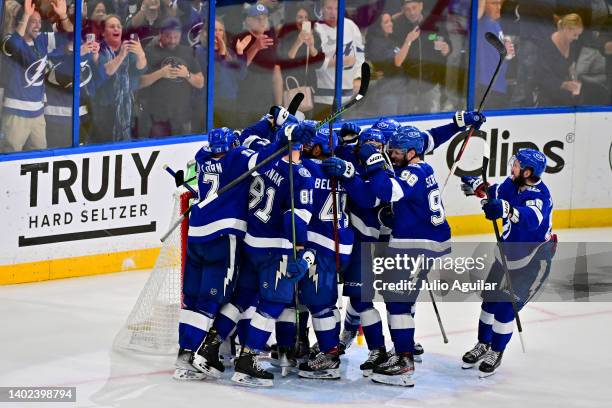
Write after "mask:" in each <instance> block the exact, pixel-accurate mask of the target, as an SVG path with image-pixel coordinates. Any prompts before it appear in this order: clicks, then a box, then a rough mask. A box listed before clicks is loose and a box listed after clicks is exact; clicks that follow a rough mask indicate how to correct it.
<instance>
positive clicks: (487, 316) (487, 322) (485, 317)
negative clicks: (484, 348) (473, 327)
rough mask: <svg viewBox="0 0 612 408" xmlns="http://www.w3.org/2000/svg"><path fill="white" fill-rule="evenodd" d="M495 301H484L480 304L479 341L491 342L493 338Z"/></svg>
mask: <svg viewBox="0 0 612 408" xmlns="http://www.w3.org/2000/svg"><path fill="white" fill-rule="evenodd" d="M494 312H495V303H493V302H482V305H481V306H480V319H478V341H479V342H480V343H486V344H491V341H492V340H493V321H494V320H495V317H494V315H493V313H494Z"/></svg>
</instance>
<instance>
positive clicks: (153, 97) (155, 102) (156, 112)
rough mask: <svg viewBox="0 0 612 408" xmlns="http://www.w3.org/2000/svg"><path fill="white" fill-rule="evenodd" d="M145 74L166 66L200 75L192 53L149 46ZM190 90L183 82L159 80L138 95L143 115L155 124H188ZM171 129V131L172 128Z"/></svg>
mask: <svg viewBox="0 0 612 408" xmlns="http://www.w3.org/2000/svg"><path fill="white" fill-rule="evenodd" d="M145 53H146V56H147V65H148V72H149V73H150V72H154V71H157V70H158V69H160V68H161V67H163V66H166V65H185V66H186V67H187V69H188V70H189V72H190V73H191V74H192V75H193V74H197V73H200V72H202V70H201V68H200V64H198V62H197V61H196V59H195V58H194V56H193V51H192V50H191V48H190V47H187V46H186V45H177V46H176V48H174V49H173V50H170V49H164V48H161V47H160V45H159V43H151V44H150V45H149V46H148V47H147V48H146V49H145ZM191 92H192V86H191V85H190V84H189V83H188V82H187V80H186V79H184V78H175V79H170V78H161V79H159V80H158V81H157V82H155V83H154V84H152V85H151V86H148V87H146V88H143V89H141V90H140V91H139V97H140V100H141V101H142V102H143V105H144V111H145V112H147V113H148V114H150V115H151V117H152V119H153V120H154V121H170V122H172V123H175V122H176V123H182V122H187V121H189V120H190V112H191V106H190V103H191ZM173 128H174V127H173Z"/></svg>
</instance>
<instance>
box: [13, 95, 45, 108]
mask: <svg viewBox="0 0 612 408" xmlns="http://www.w3.org/2000/svg"><path fill="white" fill-rule="evenodd" d="M4 107H5V108H11V109H19V110H24V111H31V112H35V111H37V110H41V109H42V108H44V107H45V105H44V104H43V103H42V101H22V100H21V99H14V98H7V97H5V98H4Z"/></svg>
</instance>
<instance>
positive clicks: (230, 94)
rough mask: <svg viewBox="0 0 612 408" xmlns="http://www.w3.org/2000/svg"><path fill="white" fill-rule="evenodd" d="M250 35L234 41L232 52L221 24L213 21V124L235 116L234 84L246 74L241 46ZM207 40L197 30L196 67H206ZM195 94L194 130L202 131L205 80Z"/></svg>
mask: <svg viewBox="0 0 612 408" xmlns="http://www.w3.org/2000/svg"><path fill="white" fill-rule="evenodd" d="M248 41H250V37H245V40H244V41H239V42H237V43H236V52H234V51H233V50H232V49H231V47H230V46H229V42H228V40H227V33H226V32H225V24H223V22H222V21H221V20H219V19H217V20H216V21H215V62H214V69H215V76H214V81H215V82H214V88H213V89H214V90H215V93H214V104H215V108H214V109H215V111H214V114H213V127H222V126H224V125H225V124H227V123H229V122H231V121H232V118H233V117H234V116H235V115H236V106H237V104H238V84H239V83H240V82H241V81H243V80H244V78H245V76H246V56H245V55H244V47H246V45H247V43H248ZM207 45H208V40H207V32H206V30H201V31H200V44H199V45H198V46H197V47H196V50H195V53H196V59H197V60H198V62H199V63H200V67H202V68H203V69H204V67H207V66H208V50H207ZM196 94H197V96H198V102H197V105H196V106H198V107H199V109H197V111H198V112H201V114H199V115H198V117H197V121H195V122H194V123H195V127H194V130H195V129H199V130H201V131H203V130H204V128H205V126H204V119H205V114H204V112H205V109H204V107H205V106H206V103H207V100H206V98H207V93H206V83H204V87H203V88H202V89H201V90H200V91H197V92H196Z"/></svg>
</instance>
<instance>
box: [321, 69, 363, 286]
mask: <svg viewBox="0 0 612 408" xmlns="http://www.w3.org/2000/svg"><path fill="white" fill-rule="evenodd" d="M369 86H370V66H369V65H368V64H367V63H365V62H364V63H363V64H361V84H360V85H359V91H358V92H357V95H356V96H355V98H354V99H352V100H350V101H349V102H348V103H347V104H346V105H345V106H343V107H341V108H340V110H339V111H338V112H335V113H334V112H333V109H334V107H335V106H336V100H335V99H334V103H333V105H332V113H331V114H330V115H329V116H328V117H327V118H326V119H324V120H323V123H324V122H328V123H329V151H330V153H331V155H332V157H334V156H335V154H334V138H333V133H332V132H333V126H334V119H335V118H337V117H338V116H340V115H341V114H342V113H343V112H346V111H347V110H348V109H349V108H350V107H351V106H353V105H355V104H356V103H357V102H359V101H361V100H362V99H363V98H365V96H366V94H367V92H368V87H369ZM337 189H338V180H337V179H336V177H332V178H331V193H332V209H333V221H334V225H333V231H334V252H335V255H336V273H337V274H338V273H340V238H339V236H338V196H337V194H338V191H337Z"/></svg>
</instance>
